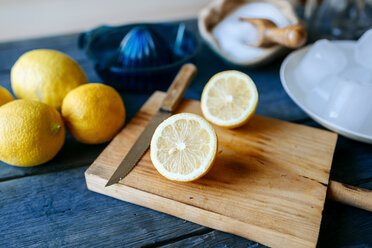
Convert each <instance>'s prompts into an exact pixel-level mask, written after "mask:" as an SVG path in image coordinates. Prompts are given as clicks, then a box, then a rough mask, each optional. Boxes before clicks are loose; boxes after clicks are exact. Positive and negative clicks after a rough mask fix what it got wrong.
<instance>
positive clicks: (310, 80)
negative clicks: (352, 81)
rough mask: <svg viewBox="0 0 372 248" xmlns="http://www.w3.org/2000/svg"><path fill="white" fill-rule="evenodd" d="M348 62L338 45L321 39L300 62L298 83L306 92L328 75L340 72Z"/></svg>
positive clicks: (296, 74)
mask: <svg viewBox="0 0 372 248" xmlns="http://www.w3.org/2000/svg"><path fill="white" fill-rule="evenodd" d="M346 64H347V59H346V57H345V55H344V54H343V53H342V51H341V50H340V49H339V48H338V47H337V46H335V45H334V44H332V43H331V42H330V41H328V40H319V41H317V42H315V43H314V45H313V46H312V47H311V48H310V50H309V51H308V52H307V54H306V55H305V57H304V58H303V59H302V61H301V62H300V63H299V65H298V67H297V68H296V69H295V72H294V76H295V78H296V81H297V82H298V85H299V86H300V87H301V88H302V90H304V91H305V92H306V91H308V90H310V89H311V88H314V87H315V86H316V85H317V83H319V82H320V81H321V80H323V79H324V78H325V77H326V76H329V75H336V74H337V73H339V72H340V71H341V70H342V69H343V68H344V67H345V66H346Z"/></svg>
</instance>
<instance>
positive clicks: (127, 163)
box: [105, 64, 196, 187]
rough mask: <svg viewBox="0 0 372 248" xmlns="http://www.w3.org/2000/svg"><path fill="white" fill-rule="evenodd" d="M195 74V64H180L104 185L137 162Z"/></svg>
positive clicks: (108, 184) (122, 174) (121, 177)
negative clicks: (154, 109) (129, 147)
mask: <svg viewBox="0 0 372 248" xmlns="http://www.w3.org/2000/svg"><path fill="white" fill-rule="evenodd" d="M195 74H196V67H195V65H193V64H185V65H184V66H182V68H181V70H180V71H179V72H178V74H177V75H176V77H175V79H174V80H173V82H172V84H171V86H170V87H169V89H168V90H167V93H166V95H165V98H164V100H163V102H162V104H161V105H160V108H159V109H158V111H157V112H156V114H155V115H154V116H153V117H152V119H151V120H150V122H149V123H148V124H147V126H146V127H145V129H144V130H143V131H142V133H141V135H140V136H139V137H138V139H137V140H136V142H135V143H134V144H133V146H132V147H131V149H130V150H129V152H128V153H127V155H126V156H125V157H124V159H123V160H122V161H121V163H120V164H119V166H118V168H116V170H115V172H114V173H113V174H112V176H111V177H110V179H109V180H108V181H107V183H106V185H105V187H107V186H110V185H112V184H115V183H117V182H119V181H120V180H122V179H123V178H124V177H125V176H126V175H128V174H129V172H130V171H131V170H132V169H133V167H134V166H135V165H136V164H137V162H138V161H139V160H140V158H141V157H142V156H143V154H144V153H145V152H146V151H147V149H148V147H149V145H150V141H151V138H152V135H153V133H154V131H155V129H156V128H157V127H158V125H159V124H160V123H161V122H162V121H163V120H165V119H167V118H168V117H170V116H171V115H172V113H173V112H174V110H175V109H176V108H177V106H178V104H179V103H180V102H181V100H182V97H183V95H184V93H185V91H186V89H187V87H188V86H189V84H190V82H191V80H192V79H193V78H194V76H195Z"/></svg>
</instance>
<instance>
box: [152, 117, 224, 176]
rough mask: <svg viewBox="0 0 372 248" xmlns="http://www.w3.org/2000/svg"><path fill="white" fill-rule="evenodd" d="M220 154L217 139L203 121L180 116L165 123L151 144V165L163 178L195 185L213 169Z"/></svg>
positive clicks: (157, 130) (158, 128) (160, 126)
mask: <svg viewBox="0 0 372 248" xmlns="http://www.w3.org/2000/svg"><path fill="white" fill-rule="evenodd" d="M216 153H217V135H216V133H215V131H214V129H213V127H212V126H211V125H210V124H209V123H208V122H207V121H206V120H204V119H203V118H202V117H200V116H198V115H195V114H189V113H181V114H176V115H173V116H171V117H169V118H168V119H166V120H165V121H163V122H162V123H161V124H160V125H159V126H158V127H157V128H156V130H155V132H154V135H153V137H152V140H151V161H152V163H153V164H154V166H155V168H156V169H157V170H158V171H159V173H160V174H162V175H163V176H164V177H166V178H168V179H170V180H175V181H183V182H188V181H193V180H196V179H198V178H200V177H202V176H203V175H205V174H206V173H207V172H208V171H209V170H210V169H211V168H212V164H213V162H214V159H215V157H216Z"/></svg>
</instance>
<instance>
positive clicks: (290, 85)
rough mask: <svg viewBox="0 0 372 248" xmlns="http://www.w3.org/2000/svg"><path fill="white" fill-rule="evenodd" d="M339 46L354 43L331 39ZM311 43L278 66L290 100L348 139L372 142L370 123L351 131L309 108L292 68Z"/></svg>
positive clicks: (318, 110)
mask: <svg viewBox="0 0 372 248" xmlns="http://www.w3.org/2000/svg"><path fill="white" fill-rule="evenodd" d="M332 42H333V43H335V44H336V45H337V46H339V47H348V48H350V47H351V46H353V44H355V42H354V41H332ZM310 47H311V45H309V46H306V47H304V48H301V49H299V50H296V51H294V52H292V53H291V54H289V55H288V56H287V58H286V59H285V60H284V61H283V63H282V65H281V68H280V80H281V82H282V85H283V87H284V89H285V91H286V92H287V94H288V95H289V96H290V98H292V100H293V101H294V102H295V103H296V104H297V105H298V106H299V107H300V108H301V109H302V110H303V111H304V112H305V113H306V114H308V115H309V116H310V117H311V118H312V119H313V120H314V121H316V122H318V123H319V124H320V125H323V126H324V127H326V128H328V129H330V130H332V131H335V132H337V133H339V134H341V135H343V136H346V137H348V138H350V139H354V140H358V141H362V142H366V143H370V144H372V125H371V128H368V129H367V130H363V131H358V132H357V131H353V130H350V129H348V128H345V127H343V126H342V125H338V124H336V123H333V122H331V121H329V120H327V119H325V118H324V117H322V115H321V110H320V109H311V108H309V106H308V105H307V103H306V100H305V99H306V93H305V92H304V91H303V90H302V89H301V88H300V87H299V86H298V83H299V82H297V81H296V79H295V76H294V69H295V68H296V66H297V65H298V64H299V63H300V61H301V59H302V58H303V57H304V56H305V55H306V53H307V51H308V50H309V49H310Z"/></svg>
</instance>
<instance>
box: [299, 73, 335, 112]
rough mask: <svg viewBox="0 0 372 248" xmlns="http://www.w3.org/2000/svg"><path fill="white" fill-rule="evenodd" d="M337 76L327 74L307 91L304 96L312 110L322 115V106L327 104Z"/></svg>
mask: <svg viewBox="0 0 372 248" xmlns="http://www.w3.org/2000/svg"><path fill="white" fill-rule="evenodd" d="M338 80H339V78H338V77H337V76H327V77H325V79H324V80H323V81H321V82H318V83H317V84H316V86H315V87H314V88H313V89H311V90H310V91H309V93H308V94H307V96H306V104H307V106H308V107H309V108H310V109H311V110H312V111H315V112H317V113H319V114H320V115H322V116H323V112H324V106H326V105H327V104H328V101H329V98H330V96H331V94H332V92H333V90H334V89H335V87H336V85H337V83H338Z"/></svg>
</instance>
